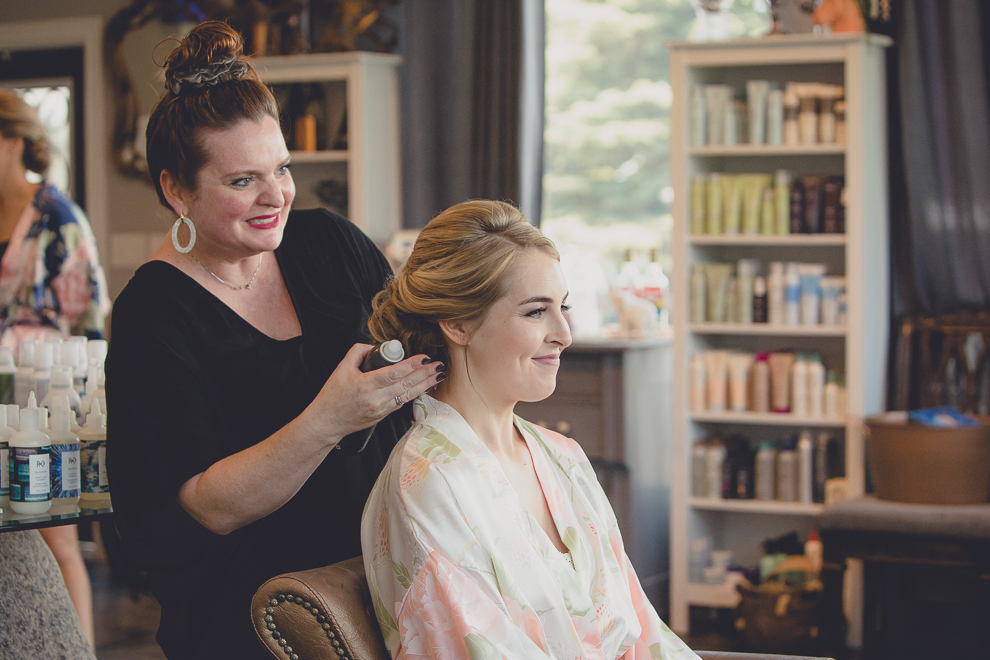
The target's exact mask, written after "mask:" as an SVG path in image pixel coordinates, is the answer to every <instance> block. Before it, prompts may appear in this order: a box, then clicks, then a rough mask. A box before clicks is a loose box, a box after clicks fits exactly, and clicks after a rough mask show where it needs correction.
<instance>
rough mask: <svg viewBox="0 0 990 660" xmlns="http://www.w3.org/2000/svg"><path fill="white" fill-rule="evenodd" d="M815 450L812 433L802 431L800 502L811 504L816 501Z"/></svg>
mask: <svg viewBox="0 0 990 660" xmlns="http://www.w3.org/2000/svg"><path fill="white" fill-rule="evenodd" d="M814 449H815V443H814V441H813V440H812V439H811V431H807V430H806V431H801V437H800V438H799V439H798V501H799V502H802V503H804V504H811V502H812V501H813V499H814V464H815V462H814Z"/></svg>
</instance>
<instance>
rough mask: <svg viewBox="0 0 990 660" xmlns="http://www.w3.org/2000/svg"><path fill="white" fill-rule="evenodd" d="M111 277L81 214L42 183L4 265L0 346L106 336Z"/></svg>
mask: <svg viewBox="0 0 990 660" xmlns="http://www.w3.org/2000/svg"><path fill="white" fill-rule="evenodd" d="M109 312H110V296H109V293H108V291H107V282H106V277H105V276H104V274H103V269H102V268H101V267H100V261H99V257H98V255H97V251H96V240H95V239H94V237H93V230H92V229H91V228H90V226H89V221H88V220H87V219H86V215H85V214H84V213H83V211H82V209H80V208H79V207H78V206H76V205H75V204H74V203H72V202H71V201H69V200H68V199H66V198H65V197H64V196H63V195H62V194H61V193H59V192H58V190H56V189H55V188H54V187H53V186H50V185H48V184H42V185H41V186H40V187H39V188H38V191H37V193H35V195H34V199H33V200H32V201H31V203H30V204H28V206H27V208H26V209H25V210H24V213H23V214H22V215H21V218H20V220H18V222H17V225H16V226H15V227H14V233H13V235H12V236H11V237H10V241H9V244H8V246H7V249H6V251H5V252H4V254H3V259H2V260H0V343H2V344H3V345H5V346H11V347H13V348H14V350H15V351H16V350H17V346H18V344H19V343H20V341H21V340H22V339H37V340H41V341H44V340H45V339H49V338H53V337H68V336H69V335H84V336H87V337H89V338H90V339H99V338H102V337H103V330H104V318H105V317H106V315H107V314H108V313H109Z"/></svg>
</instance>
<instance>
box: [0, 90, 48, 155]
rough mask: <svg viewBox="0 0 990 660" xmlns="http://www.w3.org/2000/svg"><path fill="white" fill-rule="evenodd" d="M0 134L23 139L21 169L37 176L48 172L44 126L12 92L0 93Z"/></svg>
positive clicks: (46, 136)
mask: <svg viewBox="0 0 990 660" xmlns="http://www.w3.org/2000/svg"><path fill="white" fill-rule="evenodd" d="M0 135H3V136H4V137H5V138H23V140H24V155H23V156H21V161H22V162H23V163H24V168H25V169H28V170H30V171H32V172H35V173H37V174H44V173H45V172H47V171H48V165H49V164H50V163H51V159H52V155H51V144H50V143H49V142H48V135H47V134H46V133H45V127H44V126H43V125H42V123H41V119H39V118H38V113H37V112H35V111H34V108H32V107H31V106H29V105H28V104H27V102H26V101H25V100H24V99H22V98H21V97H19V96H18V95H17V94H14V93H13V92H0Z"/></svg>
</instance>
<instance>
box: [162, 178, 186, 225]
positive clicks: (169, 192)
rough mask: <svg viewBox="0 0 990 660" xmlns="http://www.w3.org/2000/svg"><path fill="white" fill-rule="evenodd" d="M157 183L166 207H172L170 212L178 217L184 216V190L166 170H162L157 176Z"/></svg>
mask: <svg viewBox="0 0 990 660" xmlns="http://www.w3.org/2000/svg"><path fill="white" fill-rule="evenodd" d="M158 182H159V183H161V185H162V193H164V195H165V200H166V201H167V202H168V205H169V206H171V207H172V210H173V211H175V212H176V213H178V214H180V215H185V212H186V211H188V210H189V209H188V207H187V204H186V201H187V200H186V197H187V196H188V194H187V193H186V190H185V188H183V187H182V186H180V185H179V182H178V181H176V180H175V177H173V176H172V175H171V174H169V172H168V170H162V173H161V174H160V175H158Z"/></svg>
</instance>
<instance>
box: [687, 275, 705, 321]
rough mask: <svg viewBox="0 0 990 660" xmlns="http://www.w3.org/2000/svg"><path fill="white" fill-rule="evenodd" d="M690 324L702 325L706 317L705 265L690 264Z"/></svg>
mask: <svg viewBox="0 0 990 660" xmlns="http://www.w3.org/2000/svg"><path fill="white" fill-rule="evenodd" d="M690 311H691V323H704V322H705V319H706V318H707V317H708V316H707V314H708V278H707V276H706V275H705V264H702V263H697V262H695V263H693V264H691V310H690Z"/></svg>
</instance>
